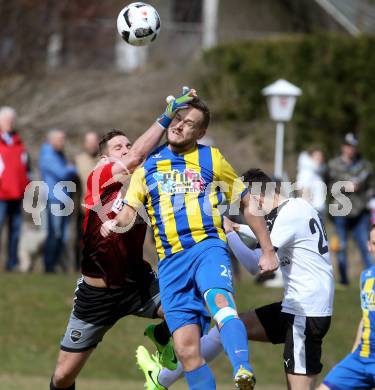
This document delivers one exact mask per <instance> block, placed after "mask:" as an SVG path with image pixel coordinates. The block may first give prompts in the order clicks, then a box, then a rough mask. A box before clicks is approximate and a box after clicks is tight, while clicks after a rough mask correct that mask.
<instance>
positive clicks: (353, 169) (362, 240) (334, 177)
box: [328, 133, 373, 285]
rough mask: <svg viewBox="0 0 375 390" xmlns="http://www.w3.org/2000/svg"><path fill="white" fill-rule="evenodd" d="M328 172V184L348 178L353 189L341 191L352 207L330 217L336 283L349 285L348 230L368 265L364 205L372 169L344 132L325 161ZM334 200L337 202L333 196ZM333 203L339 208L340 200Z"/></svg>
mask: <svg viewBox="0 0 375 390" xmlns="http://www.w3.org/2000/svg"><path fill="white" fill-rule="evenodd" d="M328 175H329V179H330V182H331V184H333V183H335V182H337V181H350V182H352V183H353V188H354V191H353V192H346V193H345V196H347V197H348V198H349V200H350V202H351V205H352V209H351V210H350V211H349V213H348V214H347V215H345V216H333V222H334V225H335V228H336V232H337V235H338V237H339V242H340V248H339V251H338V254H337V260H338V266H339V272H340V283H341V284H343V285H347V284H349V278H348V272H347V243H348V233H349V232H351V233H352V236H353V239H354V240H355V242H356V244H357V245H358V249H359V251H360V252H361V256H362V261H363V265H364V267H365V268H368V267H370V265H371V264H372V259H371V256H370V254H369V253H368V251H367V232H368V228H369V222H370V220H369V212H368V210H367V207H366V206H367V203H368V201H369V199H370V197H371V195H372V192H373V185H372V184H373V172H372V165H371V163H370V162H369V161H367V160H365V159H363V158H362V157H361V156H360V154H359V153H358V139H357V138H356V137H355V136H354V134H352V133H348V134H346V135H345V138H344V140H343V143H342V145H341V154H340V155H339V156H338V157H336V158H334V159H332V160H330V161H329V163H328ZM332 195H334V194H332ZM334 202H336V203H337V202H338V201H337V200H336V199H335V200H334ZM337 204H338V206H339V209H340V203H339V202H338V203H337ZM341 207H342V205H341Z"/></svg>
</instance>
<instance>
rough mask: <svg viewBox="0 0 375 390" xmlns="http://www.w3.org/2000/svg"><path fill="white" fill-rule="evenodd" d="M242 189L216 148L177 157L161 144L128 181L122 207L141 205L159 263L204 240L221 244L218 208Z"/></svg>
mask: <svg viewBox="0 0 375 390" xmlns="http://www.w3.org/2000/svg"><path fill="white" fill-rule="evenodd" d="M246 192H247V187H246V186H245V185H244V183H243V182H242V180H241V179H240V178H238V176H237V175H236V173H235V171H234V170H233V168H232V167H231V165H230V164H229V163H228V162H227V161H226V160H225V158H224V157H223V156H222V154H221V153H220V151H219V150H218V149H216V148H213V147H209V146H203V145H197V146H196V147H194V148H193V149H191V150H189V151H187V152H185V153H183V154H177V153H174V152H172V151H171V150H170V149H169V148H168V146H167V145H166V144H165V145H162V146H160V147H159V148H157V149H156V150H154V152H153V153H152V154H151V155H150V156H149V157H148V158H147V160H146V161H145V164H144V165H143V167H141V168H138V169H137V170H136V171H135V172H134V174H133V176H132V179H131V182H130V186H129V189H128V191H127V193H126V196H125V200H124V201H125V203H126V204H128V205H130V206H132V207H134V208H136V209H139V208H140V207H141V206H142V205H144V206H145V208H146V211H147V214H148V216H149V218H150V221H151V225H152V227H153V231H154V236H155V241H156V249H157V252H158V256H159V259H160V260H163V259H164V258H165V257H167V256H170V255H171V254H174V253H177V252H179V251H182V250H184V249H187V248H189V247H191V246H193V245H194V244H195V243H198V242H200V241H202V240H204V239H206V238H208V237H214V238H219V239H221V240H222V241H224V242H226V237H225V233H224V231H223V228H222V216H221V213H220V211H219V208H218V206H219V205H220V204H221V203H223V201H224V197H225V199H226V200H227V202H228V203H233V202H236V201H238V200H239V199H240V198H242V196H243V195H245V193H246Z"/></svg>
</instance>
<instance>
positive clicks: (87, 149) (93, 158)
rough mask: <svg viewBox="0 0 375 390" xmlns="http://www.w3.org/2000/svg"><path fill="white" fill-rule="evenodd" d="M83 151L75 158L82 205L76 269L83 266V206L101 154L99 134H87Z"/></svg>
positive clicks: (90, 132)
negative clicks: (86, 190)
mask: <svg viewBox="0 0 375 390" xmlns="http://www.w3.org/2000/svg"><path fill="white" fill-rule="evenodd" d="M83 149H84V150H83V152H82V153H80V154H78V155H77V156H76V159H75V163H76V167H77V173H78V179H79V181H78V190H77V194H78V199H79V202H80V207H78V208H77V225H76V228H77V231H76V242H75V269H76V271H78V270H79V269H80V267H81V264H80V263H81V249H82V245H81V244H82V243H81V241H82V224H83V220H84V216H85V211H86V209H85V208H84V207H83V206H82V205H83V204H84V203H85V202H84V192H85V189H86V182H87V178H88V177H89V175H90V173H91V172H92V171H93V169H94V168H95V165H96V164H97V162H98V155H99V137H98V134H97V133H95V132H93V131H89V132H87V133H86V134H85V138H84V144H83Z"/></svg>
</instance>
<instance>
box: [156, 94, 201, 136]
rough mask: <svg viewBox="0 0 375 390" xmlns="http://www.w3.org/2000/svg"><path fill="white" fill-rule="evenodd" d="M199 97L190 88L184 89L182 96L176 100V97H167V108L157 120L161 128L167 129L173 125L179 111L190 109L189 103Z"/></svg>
mask: <svg viewBox="0 0 375 390" xmlns="http://www.w3.org/2000/svg"><path fill="white" fill-rule="evenodd" d="M196 97H197V93H196V91H195V90H194V89H189V87H183V88H182V95H181V96H178V97H177V98H175V97H174V96H168V97H167V99H166V100H167V103H168V105H167V108H166V109H165V111H164V113H163V114H162V115H161V116H160V117H159V118H158V119H157V122H158V123H159V125H160V126H161V127H163V128H164V129H167V128H168V126H169V125H170V124H171V122H172V120H173V118H174V117H175V115H176V112H177V111H178V110H181V109H183V108H188V103H189V102H191V101H192V100H193V99H194V98H196Z"/></svg>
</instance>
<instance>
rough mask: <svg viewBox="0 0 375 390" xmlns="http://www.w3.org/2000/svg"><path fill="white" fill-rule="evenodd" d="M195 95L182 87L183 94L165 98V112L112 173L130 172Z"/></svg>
mask: <svg viewBox="0 0 375 390" xmlns="http://www.w3.org/2000/svg"><path fill="white" fill-rule="evenodd" d="M195 97H197V93H196V91H195V90H194V89H188V88H186V87H184V88H183V94H182V95H181V96H179V97H177V98H173V97H172V98H171V99H169V98H167V99H168V105H167V108H166V109H165V112H164V113H163V114H162V115H161V116H160V117H159V118H158V119H157V120H156V121H155V122H154V123H153V124H152V125H151V127H150V128H149V129H148V130H146V131H145V132H144V133H143V134H142V135H141V136H140V137H139V138H138V139H137V140H136V141H135V142H134V144H133V146H132V148H131V149H130V151H129V153H128V154H126V155H125V156H124V157H123V158H122V159H121V161H119V162H118V163H115V164H114V166H113V168H112V173H113V175H116V174H122V173H124V171H125V173H127V174H128V173H132V172H133V171H134V170H135V169H136V168H137V167H138V166H139V165H141V164H142V162H143V161H144V160H145V159H146V157H147V155H148V154H149V153H150V152H151V151H152V149H154V148H155V146H156V145H158V143H159V142H160V140H161V138H162V136H163V134H164V131H165V130H166V129H167V128H168V126H169V125H170V123H171V122H172V120H173V118H174V117H175V115H176V112H177V111H178V110H180V109H182V108H186V104H187V103H189V102H190V101H191V100H193V99H194V98H195Z"/></svg>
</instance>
